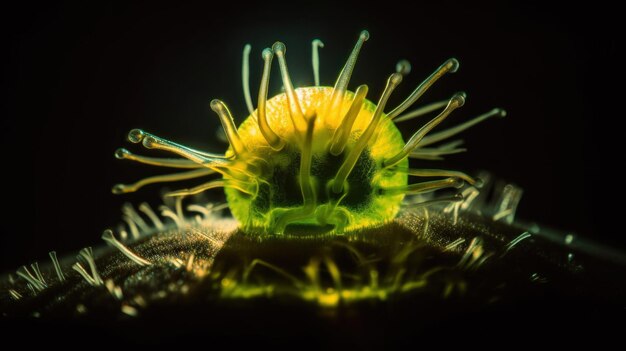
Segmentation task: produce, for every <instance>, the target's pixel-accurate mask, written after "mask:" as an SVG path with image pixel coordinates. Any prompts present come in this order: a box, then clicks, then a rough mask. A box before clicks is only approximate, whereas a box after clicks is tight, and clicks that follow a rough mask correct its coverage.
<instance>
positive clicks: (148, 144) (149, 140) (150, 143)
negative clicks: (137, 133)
mask: <svg viewBox="0 0 626 351" xmlns="http://www.w3.org/2000/svg"><path fill="white" fill-rule="evenodd" d="M142 144H143V147H145V148H146V149H153V148H154V145H155V144H157V141H156V139H155V138H154V137H151V136H146V137H144V138H143V141H142Z"/></svg>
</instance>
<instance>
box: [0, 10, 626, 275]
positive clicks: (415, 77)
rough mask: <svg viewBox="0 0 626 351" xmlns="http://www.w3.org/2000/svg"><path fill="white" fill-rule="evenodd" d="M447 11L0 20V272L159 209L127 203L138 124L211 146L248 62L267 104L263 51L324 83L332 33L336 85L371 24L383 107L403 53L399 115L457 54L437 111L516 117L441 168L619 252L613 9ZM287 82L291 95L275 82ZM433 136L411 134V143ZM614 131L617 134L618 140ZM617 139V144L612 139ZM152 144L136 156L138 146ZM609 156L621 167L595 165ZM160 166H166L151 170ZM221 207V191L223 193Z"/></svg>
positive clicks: (82, 13) (140, 171)
mask: <svg viewBox="0 0 626 351" xmlns="http://www.w3.org/2000/svg"><path fill="white" fill-rule="evenodd" d="M470 3H473V2H465V4H457V3H453V2H446V1H439V2H437V3H416V4H414V5H413V6H415V8H416V9H412V8H409V7H404V6H403V5H401V4H398V3H396V2H393V3H389V4H386V3H381V4H379V6H380V8H373V7H368V6H367V5H366V4H365V3H364V2H361V3H342V4H339V2H336V3H335V4H331V5H329V6H323V5H322V4H321V3H320V2H316V1H315V2H308V1H301V2H297V4H295V5H294V6H292V7H285V6H284V5H278V4H270V5H267V6H263V7H260V6H256V7H251V6H248V5H243V4H233V5H232V6H231V5H228V4H221V5H215V4H213V5H208V4H205V5H190V4H170V5H168V6H165V5H160V4H159V5H157V4H155V3H152V2H133V3H132V4H119V5H110V4H104V3H101V4H96V3H89V4H83V3H60V4H53V5H51V4H47V5H35V4H25V5H22V6H19V7H15V8H5V9H3V11H2V12H3V13H2V15H1V16H2V21H0V22H1V23H2V24H1V25H2V27H3V28H2V33H3V34H5V35H6V36H7V37H5V40H3V42H2V55H1V59H2V89H3V94H2V98H1V99H2V112H1V113H2V117H1V120H2V130H1V135H2V150H3V162H2V178H3V182H2V185H3V186H2V195H3V202H4V206H5V210H3V211H2V222H1V225H0V228H1V229H0V256H1V260H2V262H1V264H0V270H2V271H4V270H6V269H13V268H15V267H17V266H18V265H21V264H24V263H27V262H30V261H31V260H34V259H43V258H44V257H45V256H46V254H47V252H48V251H49V250H52V249H56V250H57V251H59V252H60V253H75V252H76V251H77V250H78V249H79V248H81V247H84V246H87V245H95V244H98V243H100V239H99V237H100V233H101V231H102V230H103V229H104V228H106V227H108V226H112V225H115V224H116V223H117V222H118V221H119V218H120V215H119V207H120V205H121V204H122V203H123V202H125V201H130V202H133V203H139V202H140V201H143V200H148V201H149V202H151V203H152V204H154V205H157V204H158V202H159V197H158V191H157V188H155V187H152V188H146V189H145V190H144V191H142V192H140V193H139V194H133V195H130V196H123V197H119V196H114V195H112V194H111V193H110V187H111V185H113V184H114V183H116V182H129V181H132V180H135V179H138V178H140V177H142V176H145V175H148V174H153V172H151V170H150V169H148V168H147V167H139V166H133V165H130V164H128V163H126V162H123V161H118V160H115V159H114V157H113V151H114V150H115V149H116V148H117V147H119V146H128V145H127V143H126V142H125V135H126V132H127V131H128V130H129V129H131V128H135V127H141V128H144V129H146V130H149V131H152V132H154V133H155V134H157V135H161V136H164V137H167V138H172V139H173V140H176V141H179V142H182V143H187V144H190V145H192V146H195V147H202V148H207V149H209V150H220V149H221V148H223V146H222V145H220V144H219V143H218V142H217V141H216V138H215V132H214V131H215V129H216V128H217V126H218V119H217V117H216V116H215V115H214V114H213V113H212V112H211V111H210V109H209V107H208V102H209V101H210V100H211V99H212V98H220V99H223V100H224V101H226V102H227V103H228V104H229V105H230V107H231V109H232V111H233V112H234V113H235V115H236V116H237V117H236V119H237V121H238V122H240V121H242V118H243V116H244V115H245V111H246V109H245V107H244V102H243V97H242V94H241V88H240V86H241V78H240V60H241V50H242V47H243V45H244V44H245V43H246V42H250V43H251V44H252V46H253V60H252V62H253V63H252V72H253V73H252V76H253V94H256V91H257V89H256V82H258V77H259V74H260V69H261V63H260V62H261V60H260V50H261V49H262V48H263V47H266V46H271V44H272V43H273V42H274V41H275V40H282V41H284V42H285V43H286V44H287V47H288V53H287V58H288V61H289V66H290V69H291V71H292V78H293V80H294V83H295V84H296V85H308V84H311V82H312V74H311V70H310V41H311V40H312V39H314V38H320V39H322V40H323V41H324V42H325V44H326V47H325V48H324V49H322V51H321V62H322V66H321V72H322V73H321V75H322V82H324V83H326V84H327V85H331V84H332V83H333V82H334V78H335V76H336V74H337V72H338V71H339V69H340V67H341V66H342V64H343V62H344V60H345V58H346V57H347V55H348V53H349V51H350V50H351V47H352V45H353V43H354V41H355V39H356V37H357V36H358V33H359V31H360V30H361V29H363V28H367V29H368V30H369V31H370V33H371V39H370V41H369V42H368V43H366V45H365V47H364V49H363V51H362V53H361V57H360V60H359V63H358V66H357V69H356V72H355V74H354V76H353V80H352V84H351V87H354V86H356V85H357V84H362V83H367V84H369V86H370V92H371V93H370V94H371V95H370V98H372V99H373V100H376V99H377V98H374V97H375V96H377V95H378V94H379V93H380V91H381V89H382V87H383V85H384V82H385V79H386V77H387V75H388V74H389V73H390V72H392V70H393V69H394V65H395V63H396V61H397V60H398V59H401V58H406V59H409V60H410V61H411V62H412V63H413V72H412V73H411V75H410V76H408V77H407V78H406V79H405V80H404V82H403V84H402V85H401V87H400V88H398V90H397V93H396V94H395V96H394V97H393V99H392V100H391V104H392V105H393V104H397V103H399V102H400V101H401V99H402V98H403V97H405V96H406V95H407V94H408V93H409V92H410V91H411V90H412V89H413V88H414V87H415V86H416V84H418V83H419V81H420V80H421V79H423V78H424V77H426V76H427V75H428V74H430V72H431V71H432V70H433V69H434V68H436V67H437V66H438V65H439V64H440V63H442V62H443V61H444V60H445V59H447V58H448V57H457V58H458V59H459V61H460V62H461V67H460V70H459V72H458V73H457V74H455V75H449V76H447V77H445V78H444V79H442V80H440V82H439V83H438V84H437V85H436V87H435V88H434V89H433V90H432V91H431V92H429V93H428V94H427V95H426V96H425V101H434V100H436V99H440V98H445V97H447V96H450V95H451V94H452V93H453V92H456V91H459V90H464V91H466V92H467V93H468V103H467V104H466V106H465V107H463V109H462V110H460V111H458V113H456V114H455V116H454V117H453V118H452V119H454V120H457V121H461V120H466V119H468V118H470V117H472V116H474V115H476V114H479V113H482V112H484V111H487V110H489V109H491V108H492V107H494V106H500V107H504V108H506V109H507V110H508V112H509V115H508V117H507V118H506V119H503V120H491V121H489V122H488V123H485V124H484V125H481V126H479V127H476V128H474V129H472V130H471V131H469V132H467V133H465V134H464V139H465V140H466V142H467V146H468V147H469V148H470V150H469V152H468V153H466V154H464V155H455V156H453V157H450V158H449V159H448V161H446V163H445V165H447V166H450V167H453V168H458V169H462V170H467V171H473V170H477V169H488V170H490V171H492V172H493V173H494V174H496V175H497V176H499V177H502V178H504V179H507V180H510V181H512V182H515V183H516V184H518V185H520V186H522V187H523V188H524V189H525V194H524V198H523V201H522V203H521V205H520V216H522V217H523V218H525V219H528V220H533V221H537V222H539V223H545V224H549V225H551V226H554V227H557V228H561V229H563V230H572V231H575V232H578V233H581V234H584V235H587V236H590V237H593V238H595V239H596V240H598V241H601V242H604V243H608V244H616V245H623V244H624V239H623V238H622V237H621V235H620V233H619V230H617V228H616V229H612V228H613V227H614V224H617V223H619V222H620V221H621V220H620V217H619V209H618V208H617V206H615V205H611V204H610V203H609V202H606V201H604V199H605V196H603V195H608V196H607V197H613V198H616V199H618V198H619V196H621V195H619V194H620V191H619V189H620V185H621V183H622V177H621V176H619V175H618V174H617V172H615V171H612V170H611V168H612V167H615V164H617V163H619V162H621V161H622V159H623V157H622V158H620V157H618V156H611V155H612V154H617V153H618V152H619V151H620V150H621V149H620V147H618V146H617V145H618V143H617V141H618V140H619V137H618V134H619V132H617V131H616V130H617V128H616V127H615V126H614V124H615V123H616V122H617V120H618V119H619V118H621V117H622V116H621V103H622V101H621V95H622V94H621V93H620V90H619V89H618V88H617V84H618V83H620V82H621V79H620V74H621V72H620V71H621V67H620V66H621V57H619V55H618V53H617V51H618V47H619V46H621V42H620V38H619V37H618V34H617V33H616V31H615V29H616V28H617V26H618V23H617V22H616V21H614V17H615V16H614V15H613V13H614V12H615V11H612V10H611V9H610V8H607V7H603V6H601V5H598V4H597V3H592V4H587V7H585V8H577V7H571V6H568V7H555V8H550V9H548V8H545V7H543V6H539V5H531V4H527V3H499V4H491V5H475V4H472V5H470ZM274 77H275V79H274V80H273V84H272V86H273V89H274V92H276V91H278V89H279V84H278V83H277V81H278V79H276V78H277V77H278V76H274ZM418 125H419V121H416V122H415V123H412V122H410V123H407V124H406V125H402V130H403V132H404V133H405V134H406V135H407V136H408V135H409V134H410V132H411V131H413V130H415V128H416V127H417V126H418ZM612 131H613V132H612ZM616 137H617V138H616ZM133 150H138V149H133ZM604 154H609V156H610V157H612V161H609V163H608V164H607V163H606V162H605V161H602V160H600V159H599V156H600V155H604ZM158 171H162V170H160V169H156V170H154V173H156V172H158ZM214 196H215V197H219V196H220V195H219V192H215V195H214Z"/></svg>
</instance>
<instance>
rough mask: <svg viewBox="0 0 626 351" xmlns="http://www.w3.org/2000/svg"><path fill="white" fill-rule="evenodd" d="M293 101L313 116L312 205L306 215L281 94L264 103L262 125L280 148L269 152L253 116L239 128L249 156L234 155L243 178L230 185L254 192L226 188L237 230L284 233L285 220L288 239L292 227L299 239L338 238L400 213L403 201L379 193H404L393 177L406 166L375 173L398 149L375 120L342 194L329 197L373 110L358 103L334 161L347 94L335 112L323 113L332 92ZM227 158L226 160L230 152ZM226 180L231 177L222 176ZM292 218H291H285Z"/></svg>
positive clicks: (297, 148)
mask: <svg viewBox="0 0 626 351" xmlns="http://www.w3.org/2000/svg"><path fill="white" fill-rule="evenodd" d="M296 94H297V96H298V100H299V104H300V107H301V109H302V111H307V113H309V114H315V115H316V116H317V118H316V121H315V125H314V128H313V138H312V143H311V148H312V151H311V154H312V157H311V171H310V174H311V177H310V180H309V181H310V182H311V184H310V185H309V186H312V189H313V192H314V201H313V204H312V205H309V207H311V206H312V208H305V207H306V206H305V204H304V200H303V199H304V197H303V193H302V190H301V189H302V184H301V178H302V177H301V175H300V166H301V155H302V150H303V149H302V148H303V141H302V140H300V139H298V137H297V134H296V133H294V127H293V124H292V122H291V119H290V116H289V110H288V102H287V98H286V96H285V94H280V95H278V96H275V97H274V98H272V99H270V100H268V102H267V119H268V123H269V126H270V127H271V128H272V130H273V131H274V132H275V133H276V134H277V135H278V136H280V138H281V139H283V140H284V141H285V147H284V148H282V149H281V150H274V149H272V148H271V147H270V146H269V145H268V143H267V141H266V140H265V138H264V137H263V136H262V134H261V132H260V130H259V127H258V123H257V120H256V115H253V116H250V117H248V118H247V119H246V120H245V121H244V122H243V123H242V124H241V125H240V126H239V128H238V133H239V135H240V137H241V140H242V141H243V143H244V144H245V146H246V147H247V149H248V151H247V153H246V154H245V155H237V158H236V160H237V164H238V166H239V167H241V168H243V169H245V170H246V172H245V173H246V174H249V176H248V177H247V179H237V180H238V181H244V182H248V183H255V184H256V187H255V191H253V193H252V194H247V193H244V192H241V191H240V190H238V189H236V188H233V187H226V189H225V192H226V196H227V200H228V204H229V207H230V210H231V212H232V214H233V215H234V216H235V218H237V220H239V222H240V223H241V224H242V226H243V227H244V228H247V229H259V230H260V231H263V232H268V231H269V233H277V232H283V229H284V228H278V227H280V226H282V225H279V224H278V223H280V222H281V218H283V216H286V215H287V216H290V219H289V221H288V222H289V223H288V226H287V228H286V230H285V233H287V234H289V233H290V232H293V231H292V230H290V229H294V228H297V229H298V232H299V233H304V234H306V233H319V232H334V233H341V232H343V231H347V230H353V229H358V228H363V227H371V226H375V225H380V224H382V223H385V222H387V221H390V220H392V219H393V218H394V217H395V215H396V214H397V213H398V211H399V209H400V204H401V202H402V199H403V197H404V195H403V194H395V195H389V194H384V193H382V192H381V191H380V189H381V188H393V187H402V186H406V184H407V173H406V172H402V171H397V170H398V169H406V168H407V167H408V160H407V159H404V160H403V161H402V162H400V163H399V164H398V165H396V166H394V167H393V168H389V169H383V168H382V162H383V160H384V158H385V157H387V158H388V157H390V155H396V154H397V153H398V152H400V151H401V150H402V148H403V147H404V141H403V139H402V135H401V134H400V132H399V131H398V129H397V128H396V126H395V125H394V123H393V122H392V121H391V120H390V119H389V118H387V116H385V115H383V116H382V119H381V121H380V123H379V125H378V128H377V132H376V135H375V137H374V138H372V139H371V140H370V142H369V144H368V146H367V148H366V149H365V150H364V151H363V152H362V153H361V155H360V157H359V159H358V161H357V162H356V164H355V166H354V168H353V169H352V172H351V173H350V175H349V177H348V178H347V181H346V184H345V185H344V189H343V192H342V193H339V194H336V193H334V192H333V191H332V189H330V184H331V183H332V181H333V179H334V177H335V175H336V174H337V171H338V169H339V167H340V166H341V164H342V163H343V161H344V159H345V157H346V155H347V154H348V153H349V151H350V150H351V149H352V147H353V146H354V144H355V143H356V141H357V140H358V138H359V136H360V134H361V133H362V132H363V131H364V130H365V128H367V126H368V125H369V123H370V122H371V118H372V115H373V113H374V110H375V108H376V106H375V105H374V104H373V103H372V102H370V101H367V100H365V102H364V104H363V107H362V108H361V111H360V112H359V114H358V116H357V118H356V121H355V123H354V126H353V127H352V129H351V134H350V138H349V141H348V143H347V145H346V147H345V149H344V151H343V153H341V154H339V155H337V156H334V155H332V154H330V153H329V151H328V150H329V143H330V140H331V139H332V136H333V134H334V133H335V130H336V129H337V128H338V126H339V123H340V121H341V118H343V116H344V115H345V113H346V112H347V110H348V108H349V107H350V104H351V102H352V99H353V96H354V95H353V93H351V92H347V93H346V94H345V95H344V99H343V102H342V103H341V104H340V106H339V107H338V109H339V110H338V111H336V110H335V111H332V110H330V111H329V106H328V105H329V103H328V101H330V97H331V95H332V88H329V87H307V88H299V89H296ZM337 112H338V113H337ZM228 155H233V151H232V150H231V149H229V150H228V152H227V156H228ZM225 179H227V180H228V179H230V178H229V177H228V176H225ZM305 186H306V184H305ZM294 213H296V215H295V218H292V217H294ZM283 224H284V218H283Z"/></svg>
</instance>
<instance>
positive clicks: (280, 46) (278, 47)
mask: <svg viewBox="0 0 626 351" xmlns="http://www.w3.org/2000/svg"><path fill="white" fill-rule="evenodd" d="M272 51H273V52H274V53H275V54H282V55H284V54H285V53H286V52H287V47H286V46H285V44H284V43H283V42H281V41H277V42H275V43H274V45H272Z"/></svg>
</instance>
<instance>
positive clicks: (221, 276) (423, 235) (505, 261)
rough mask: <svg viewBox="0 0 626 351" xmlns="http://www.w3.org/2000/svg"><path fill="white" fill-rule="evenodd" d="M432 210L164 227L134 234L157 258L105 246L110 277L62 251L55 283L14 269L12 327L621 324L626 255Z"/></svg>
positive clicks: (303, 331)
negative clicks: (266, 229)
mask: <svg viewBox="0 0 626 351" xmlns="http://www.w3.org/2000/svg"><path fill="white" fill-rule="evenodd" d="M425 213H426V212H425V210H423V209H422V210H416V211H412V212H405V213H403V214H402V215H401V216H400V217H399V218H397V219H396V220H395V221H394V222H393V223H389V224H387V225H385V226H382V227H378V228H370V229H364V230H362V231H360V232H353V233H351V234H350V235H346V236H318V237H312V238H287V237H282V238H281V237H266V238H264V237H255V236H251V235H246V234H244V233H241V232H239V231H238V230H236V229H232V228H233V227H232V223H230V222H229V221H228V220H223V219H222V220H220V219H217V218H214V219H213V220H211V221H204V222H203V223H202V224H201V225H200V224H198V225H195V226H191V225H189V226H188V227H187V228H186V229H184V230H175V231H170V232H164V233H154V234H152V235H147V236H145V237H143V238H141V239H139V240H137V241H135V242H133V243H131V244H128V243H127V245H126V246H127V247H128V248H130V249H131V250H132V251H133V252H135V253H136V254H137V255H138V256H140V257H142V258H144V259H145V260H147V261H149V262H151V265H147V266H141V265H139V264H137V263H135V262H133V261H131V260H130V259H129V258H127V257H126V256H125V255H123V254H122V253H121V252H120V251H118V250H117V249H114V248H102V249H100V250H96V252H95V254H94V257H95V258H96V259H95V264H96V267H97V270H98V273H99V275H100V277H101V281H102V283H101V284H99V285H98V284H96V285H97V286H93V285H92V284H90V283H89V282H87V280H85V279H84V278H83V277H82V276H80V275H79V274H78V273H76V272H74V271H73V270H71V269H70V268H69V267H70V264H71V263H72V262H73V261H72V260H71V259H67V260H65V261H63V260H62V261H61V266H62V267H63V271H64V272H65V278H66V280H65V281H64V282H59V281H58V278H57V277H56V275H55V271H54V268H53V267H52V266H41V272H42V276H43V278H44V280H45V282H46V285H47V286H46V287H45V288H43V289H42V290H41V291H37V289H32V290H33V291H35V292H36V293H33V292H32V291H31V289H30V288H29V287H28V286H27V282H26V280H24V279H21V278H16V277H15V276H13V278H12V279H11V280H12V281H13V283H10V282H9V280H8V278H7V279H2V282H1V283H0V284H1V287H0V289H1V291H2V292H3V294H2V297H1V300H0V306H1V310H2V312H3V315H4V316H5V320H4V322H5V323H6V326H5V328H21V327H22V326H23V325H24V323H28V326H29V327H32V323H33V322H36V323H37V324H36V325H37V326H38V327H41V328H37V330H38V333H43V334H40V335H50V336H54V335H56V334H55V333H57V330H59V329H58V327H62V328H64V329H61V330H65V331H71V333H72V334H73V335H74V336H75V337H77V338H78V337H80V336H93V337H97V336H98V335H107V337H108V338H109V339H108V341H109V342H113V341H115V340H118V341H119V340H129V339H130V340H132V341H133V342H141V343H148V344H151V343H167V342H172V343H179V342H183V340H188V341H189V340H190V339H186V338H187V337H189V336H205V335H206V336H209V335H211V336H222V337H228V336H232V335H240V334H244V335H247V336H248V337H251V338H252V339H246V341H245V342H246V343H256V342H257V341H258V340H265V341H273V342H279V341H280V342H283V341H284V342H285V346H289V345H290V344H289V342H296V341H294V340H296V339H300V338H305V339H304V340H308V341H307V344H308V345H309V346H310V345H317V344H320V345H335V346H336V345H339V344H340V343H341V342H347V343H350V344H357V345H359V344H360V345H362V346H367V347H368V348H369V347H373V346H374V345H377V344H380V343H387V342H399V341H411V340H413V341H415V338H417V337H422V338H427V339H430V338H432V337H434V336H435V335H437V336H445V335H447V334H453V335H458V336H459V337H461V336H463V337H466V336H468V335H473V334H474V333H477V332H480V333H496V334H497V333H504V334H511V335H515V334H517V333H520V332H521V330H520V329H519V328H525V327H524V326H530V325H532V333H533V334H534V335H548V336H552V335H555V334H553V332H556V331H557V330H562V329H568V328H569V329H570V330H572V331H576V330H586V332H587V333H588V332H589V329H588V328H589V327H591V326H596V327H597V326H598V325H601V326H602V328H610V327H615V326H616V325H615V324H613V322H610V321H609V320H607V319H605V317H606V316H608V315H613V316H615V317H619V316H620V315H622V317H623V309H621V310H620V308H623V300H620V299H621V298H623V296H625V295H624V291H623V286H620V284H619V281H618V280H619V279H617V277H620V276H621V277H623V276H624V275H623V274H624V270H623V269H621V268H619V267H617V266H614V265H612V264H609V263H604V262H602V261H599V260H597V259H594V258H591V257H587V256H585V255H582V254H578V253H575V252H572V251H569V250H566V249H565V247H563V246H561V245H555V244H551V243H549V242H547V241H546V240H544V239H542V238H541V237H540V236H535V235H533V236H528V235H523V236H520V234H522V233H523V230H521V229H519V228H516V227H515V226H511V225H506V224H503V223H500V222H493V221H491V220H485V219H484V217H481V216H478V215H476V214H471V213H461V214H460V216H459V218H458V221H457V223H456V224H454V223H453V222H452V217H451V216H450V215H449V214H446V213H443V211H441V210H437V209H431V210H429V211H428V215H427V216H424V214H425ZM418 214H419V215H418ZM229 228H230V229H229ZM516 238H517V239H520V238H521V240H518V241H516V240H515V239H516ZM85 267H88V265H85ZM86 271H87V272H88V273H90V274H91V273H92V272H90V271H89V269H88V268H86ZM31 272H32V270H31ZM70 272H71V273H70ZM33 275H34V273H33ZM5 278H6V277H5ZM9 291H13V292H16V293H17V294H19V296H20V297H19V298H16V297H15V296H11V294H10V293H7V292H9ZM528 323H530V324H528ZM548 327H549V328H548ZM544 328H546V329H544ZM39 329H40V330H39ZM5 330H10V329H5ZM604 331H605V332H606V333H609V329H604ZM60 332H61V333H63V332H62V331H60ZM504 334H502V335H504ZM221 340H226V339H221ZM288 341H289V342H288ZM459 341H460V340H459Z"/></svg>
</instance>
